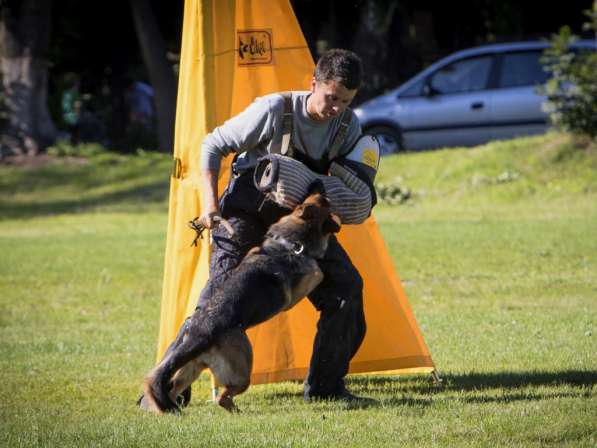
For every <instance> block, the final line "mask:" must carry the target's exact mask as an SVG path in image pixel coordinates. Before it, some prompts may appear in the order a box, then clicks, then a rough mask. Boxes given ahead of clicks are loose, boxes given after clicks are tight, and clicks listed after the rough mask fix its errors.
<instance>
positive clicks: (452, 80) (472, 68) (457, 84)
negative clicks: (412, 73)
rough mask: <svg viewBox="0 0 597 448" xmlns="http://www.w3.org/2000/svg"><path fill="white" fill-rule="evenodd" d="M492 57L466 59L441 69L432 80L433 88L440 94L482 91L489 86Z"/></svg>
mask: <svg viewBox="0 0 597 448" xmlns="http://www.w3.org/2000/svg"><path fill="white" fill-rule="evenodd" d="M491 59H492V57H491V56H482V57H478V58H470V59H464V60H461V61H457V62H453V63H452V64H448V65H446V66H445V67H442V68H441V69H439V70H438V71H437V72H435V74H434V75H433V76H432V78H431V87H433V89H434V90H435V91H436V92H438V93H459V92H472V91H474V90H481V89H484V88H485V87H486V86H487V77H488V76H489V70H490V68H491Z"/></svg>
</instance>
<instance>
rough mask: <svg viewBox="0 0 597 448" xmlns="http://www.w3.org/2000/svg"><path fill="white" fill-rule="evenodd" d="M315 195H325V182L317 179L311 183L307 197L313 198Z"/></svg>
mask: <svg viewBox="0 0 597 448" xmlns="http://www.w3.org/2000/svg"><path fill="white" fill-rule="evenodd" d="M315 193H319V194H325V186H324V185H323V182H322V181H321V180H319V179H316V180H314V181H313V182H311V184H310V185H309V188H308V189H307V196H311V195H312V194H315Z"/></svg>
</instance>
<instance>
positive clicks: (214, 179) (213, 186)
mask: <svg viewBox="0 0 597 448" xmlns="http://www.w3.org/2000/svg"><path fill="white" fill-rule="evenodd" d="M218 174H219V170H214V169H211V170H210V169H202V170H201V179H202V187H203V192H202V203H201V211H202V213H201V223H202V224H203V225H204V226H205V227H207V228H208V229H213V228H214V227H215V225H216V224H215V221H214V216H220V207H219V205H218Z"/></svg>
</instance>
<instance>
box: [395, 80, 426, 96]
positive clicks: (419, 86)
mask: <svg viewBox="0 0 597 448" xmlns="http://www.w3.org/2000/svg"><path fill="white" fill-rule="evenodd" d="M424 83H425V80H424V79H421V80H419V81H417V82H415V83H414V84H413V85H412V86H410V87H409V88H408V89H406V90H405V91H404V92H402V93H401V94H400V96H401V97H409V96H421V95H422V94H423V84H424Z"/></svg>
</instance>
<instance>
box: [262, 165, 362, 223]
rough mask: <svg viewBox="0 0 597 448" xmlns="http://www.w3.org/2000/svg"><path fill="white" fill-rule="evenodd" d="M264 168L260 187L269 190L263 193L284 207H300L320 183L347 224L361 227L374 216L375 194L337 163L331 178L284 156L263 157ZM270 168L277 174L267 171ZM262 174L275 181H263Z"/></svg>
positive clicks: (331, 170)
mask: <svg viewBox="0 0 597 448" xmlns="http://www.w3.org/2000/svg"><path fill="white" fill-rule="evenodd" d="M260 164H262V165H263V169H259V167H258V169H257V172H256V184H257V185H263V186H265V187H266V188H263V189H261V188H260V189H261V190H262V191H264V192H266V194H267V195H268V197H269V198H270V199H272V200H273V201H274V202H276V203H277V204H279V205H281V206H282V207H286V208H289V209H292V208H294V207H296V206H297V205H298V204H300V203H301V202H302V201H303V200H304V199H305V195H306V194H307V191H308V189H309V186H310V185H311V183H312V182H313V181H315V180H316V179H319V180H320V181H321V182H323V185H324V187H325V191H326V196H327V198H328V200H329V201H330V203H331V205H332V210H333V211H334V212H335V213H336V214H337V215H338V216H340V219H341V220H342V223H343V224H360V223H362V222H363V221H365V219H367V217H368V216H369V214H370V213H371V207H372V200H371V192H370V190H369V187H368V186H367V184H365V182H363V181H362V180H361V179H359V178H358V177H357V176H356V175H354V174H353V173H351V172H350V170H348V169H346V168H345V167H343V166H341V165H340V164H338V163H336V162H332V165H331V167H330V174H331V175H330V176H325V175H321V174H316V173H314V172H312V171H311V170H310V169H309V168H307V167H306V166H305V165H303V164H302V163H301V162H299V161H298V160H295V159H292V158H290V157H285V156H282V155H280V154H270V155H268V156H266V157H263V158H262V159H261V160H260ZM270 164H271V166H272V169H273V170H275V171H276V172H275V173H272V172H271V171H268V170H266V169H265V167H266V166H267V165H270ZM260 174H261V176H268V177H271V180H270V179H267V180H266V179H263V177H260Z"/></svg>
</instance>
